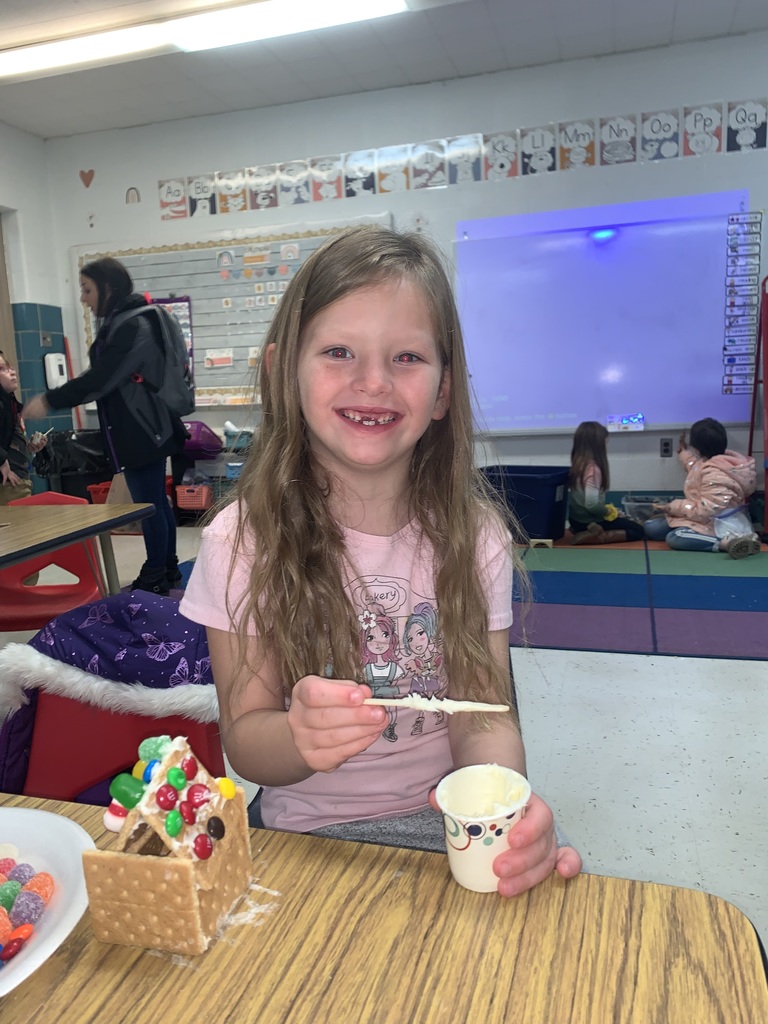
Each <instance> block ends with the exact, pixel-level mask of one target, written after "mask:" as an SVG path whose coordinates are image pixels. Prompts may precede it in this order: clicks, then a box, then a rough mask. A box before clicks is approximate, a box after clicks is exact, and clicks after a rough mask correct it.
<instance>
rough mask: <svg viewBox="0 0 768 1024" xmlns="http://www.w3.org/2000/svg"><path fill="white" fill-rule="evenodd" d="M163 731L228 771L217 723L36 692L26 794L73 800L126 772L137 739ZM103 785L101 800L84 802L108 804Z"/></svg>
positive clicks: (216, 769) (211, 766)
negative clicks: (109, 707) (126, 711)
mask: <svg viewBox="0 0 768 1024" xmlns="http://www.w3.org/2000/svg"><path fill="white" fill-rule="evenodd" d="M164 735H168V736H186V737H188V739H189V744H190V746H191V747H192V749H193V750H194V752H195V756H196V757H197V758H198V759H199V760H200V763H201V764H203V765H205V767H206V768H207V769H208V771H209V772H210V773H211V774H212V775H214V776H222V775H225V774H226V770H225V766H224V755H223V753H222V749H221V739H220V736H219V724H218V722H209V723H202V722H195V721H193V720H191V719H189V718H184V717H182V716H181V715H174V716H172V717H169V718H152V717H149V716H145V715H134V714H122V713H119V712H115V711H105V710H104V709H103V708H97V707H94V706H93V705H90V704H83V703H81V702H80V701H77V700H72V699H71V698H69V697H59V696H57V695H56V694H53V693H45V692H43V691H39V692H38V696H37V711H36V713H35V726H34V730H33V732H32V744H31V747H30V752H29V767H28V769H27V778H26V782H25V784H24V794H25V796H39V797H47V798H48V799H50V800H74V799H75V798H76V797H78V796H80V795H81V794H83V793H85V792H86V791H87V790H89V789H92V788H93V787H95V786H98V785H99V783H109V782H110V781H111V780H112V779H113V778H114V776H115V775H118V774H119V773H120V772H123V771H128V772H130V771H131V769H132V768H133V766H134V764H135V763H136V761H137V760H138V748H139V744H140V743H141V741H142V740H144V739H146V738H147V737H148V736H164ZM103 789H104V799H103V800H101V799H98V797H97V796H94V795H89V798H88V802H89V803H97V802H99V803H103V804H104V805H106V804H107V803H109V797H108V796H107V795H106V794H107V786H106V785H104V786H103Z"/></svg>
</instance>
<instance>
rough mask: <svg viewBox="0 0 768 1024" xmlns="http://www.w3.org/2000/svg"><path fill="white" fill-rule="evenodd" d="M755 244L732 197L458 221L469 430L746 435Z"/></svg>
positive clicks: (752, 217) (752, 220)
mask: <svg viewBox="0 0 768 1024" xmlns="http://www.w3.org/2000/svg"><path fill="white" fill-rule="evenodd" d="M761 229H762V225H761V218H760V214H759V213H750V212H749V198H748V194H747V193H746V192H745V191H738V192H727V193H716V194H710V195H701V196H683V197H678V198H676V199H662V200H653V201H650V202H639V203H626V204H622V205H620V206H604V207H595V208H586V209H575V210H561V211H555V212H546V213H538V214H528V215H523V216H511V217H503V218H493V219H488V220H479V221H464V222H459V223H458V225H457V230H456V246H455V250H456V265H457V274H458V289H457V294H458V298H459V305H460V311H461V316H462V323H463V327H464V331H465V334H466V341H467V349H468V359H469V367H470V372H471V373H472V384H473V388H474V391H475V394H476V397H477V404H478V411H479V419H480V423H481V426H484V427H485V428H486V429H487V430H488V431H489V432H498V433H507V432H515V431H525V432H530V431H531V430H561V431H570V430H572V429H573V428H574V427H576V426H577V425H578V424H579V423H580V422H582V421H583V420H598V421H599V422H601V423H603V424H605V425H606V426H607V427H608V428H609V429H617V430H618V429H642V427H643V426H649V427H666V426H672V425H676V426H679V425H687V424H690V423H692V422H694V421H695V420H697V419H699V418H701V417H703V416H713V417H715V418H716V419H719V420H720V421H721V422H724V423H744V422H747V420H748V419H749V409H750V401H751V393H752V381H753V379H754V377H753V374H754V351H755V338H756V325H757V307H758V295H759V273H760V234H761ZM737 378H738V379H737Z"/></svg>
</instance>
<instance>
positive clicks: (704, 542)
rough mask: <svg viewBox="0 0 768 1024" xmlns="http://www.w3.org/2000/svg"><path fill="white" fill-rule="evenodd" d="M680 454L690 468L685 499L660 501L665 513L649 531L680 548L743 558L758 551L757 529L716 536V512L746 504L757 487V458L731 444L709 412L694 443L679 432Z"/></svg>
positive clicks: (696, 430) (693, 433) (695, 427)
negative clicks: (728, 535)
mask: <svg viewBox="0 0 768 1024" xmlns="http://www.w3.org/2000/svg"><path fill="white" fill-rule="evenodd" d="M677 457H678V459H679V460H680V464H681V465H682V467H683V469H684V470H685V471H686V473H687V476H686V478H685V485H684V487H683V491H684V493H685V497H684V498H676V499H675V500H674V501H670V502H668V503H667V504H666V505H657V506H656V507H657V509H658V511H659V512H663V513H664V515H662V516H660V517H658V518H655V519H649V520H648V522H647V523H646V524H645V532H646V536H648V537H649V538H650V539H651V540H666V542H667V544H668V545H669V546H670V547H671V548H675V549H677V550H678V551H727V552H728V554H729V555H730V556H731V558H744V557H745V556H747V555H754V554H757V552H758V551H759V550H760V541H759V539H758V537H757V534H755V533H752V534H748V535H746V536H741V537H734V538H732V539H723V540H718V538H717V535H716V534H715V527H714V520H715V516H717V515H719V513H721V512H725V511H726V510H727V509H731V508H738V507H739V506H740V505H744V504H746V502H747V500H748V499H749V497H750V495H751V494H752V493H753V492H754V490H755V484H756V477H755V460H754V459H753V458H752V456H751V455H740V454H739V452H734V451H732V450H731V449H730V448H729V447H728V435H727V433H726V430H725V427H724V426H723V424H722V423H720V422H719V420H713V419H712V418H711V417H707V418H706V419H703V420H697V421H696V422H695V423H694V424H693V426H692V427H691V440H690V444H688V443H687V442H686V437H685V431H683V432H682V434H681V435H680V441H679V444H678V447H677Z"/></svg>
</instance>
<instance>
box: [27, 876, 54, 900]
mask: <svg viewBox="0 0 768 1024" xmlns="http://www.w3.org/2000/svg"><path fill="white" fill-rule="evenodd" d="M53 887H54V882H53V878H52V877H51V876H50V875H49V874H48V872H47V871H38V873H37V874H36V875H35V877H34V878H30V880H29V881H28V882H27V884H26V885H25V886H23V887H22V892H36V893H37V895H38V896H39V897H40V898H41V900H42V901H43V903H47V902H48V900H49V899H50V898H51V896H52V895H53Z"/></svg>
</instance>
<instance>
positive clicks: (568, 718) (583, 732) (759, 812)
mask: <svg viewBox="0 0 768 1024" xmlns="http://www.w3.org/2000/svg"><path fill="white" fill-rule="evenodd" d="M199 534H200V531H199V530H198V529H196V528H194V527H182V528H181V529H180V530H179V559H180V561H185V560H188V559H191V558H194V557H195V555H196V553H197V549H198V546H199ZM113 544H114V549H115V556H116V562H117V567H118V573H119V575H120V579H121V581H123V582H125V583H128V582H130V581H131V579H133V577H134V575H135V573H136V572H137V570H138V567H139V566H140V564H141V562H142V560H143V549H142V542H141V538H140V537H128V536H116V537H114V538H113ZM29 636H31V634H21V633H15V634H0V645H2V644H4V643H6V642H9V641H21V642H23V641H25V640H26V639H28V638H29ZM512 657H513V664H514V672H515V678H516V681H517V688H518V695H519V701H520V710H521V718H522V722H523V732H524V736H525V742H526V748H527V751H528V772H529V775H530V777H531V781H532V783H533V786H534V788H535V789H536V790H537V791H538V792H539V793H541V795H542V796H544V798H545V799H547V800H548V802H549V803H550V804H551V806H552V807H553V809H554V810H555V812H556V814H557V816H558V819H559V820H560V822H561V824H562V826H563V828H564V830H565V831H566V832H567V834H568V835H569V836H570V837H571V839H572V841H573V842H574V844H575V845H577V846H578V848H579V850H580V851H581V854H582V856H583V858H584V861H585V865H586V866H587V868H588V869H589V870H590V871H593V872H596V873H601V874H606V875H618V876H623V877H627V878H637V879H642V880H647V881H654V882H661V883H669V884H674V885H681V886H686V887H689V888H695V889H701V890H704V891H706V892H711V893H714V894H716V895H718V896H721V897H724V898H725V899H728V900H730V901H731V902H732V903H734V904H735V905H736V906H737V907H739V908H740V909H741V910H742V911H743V912H744V913H745V914H747V916H748V917H749V918H750V919H751V920H752V922H753V923H754V925H755V926H756V927H757V929H758V931H759V932H760V934H761V935H762V937H763V939H764V940H766V939H768V881H766V873H765V865H766V863H768V816H766V815H765V810H764V808H765V792H766V786H767V785H768V741H766V739H765V730H764V728H763V723H765V722H766V721H768V686H766V685H765V683H766V675H768V663H766V662H765V661H749V660H737V661H729V660H725V659H711V658H703V659H698V658H682V657H664V656H661V655H642V654H617V653H596V652H587V651H572V650H532V649H527V650H526V649H520V648H514V649H513V652H512Z"/></svg>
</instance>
